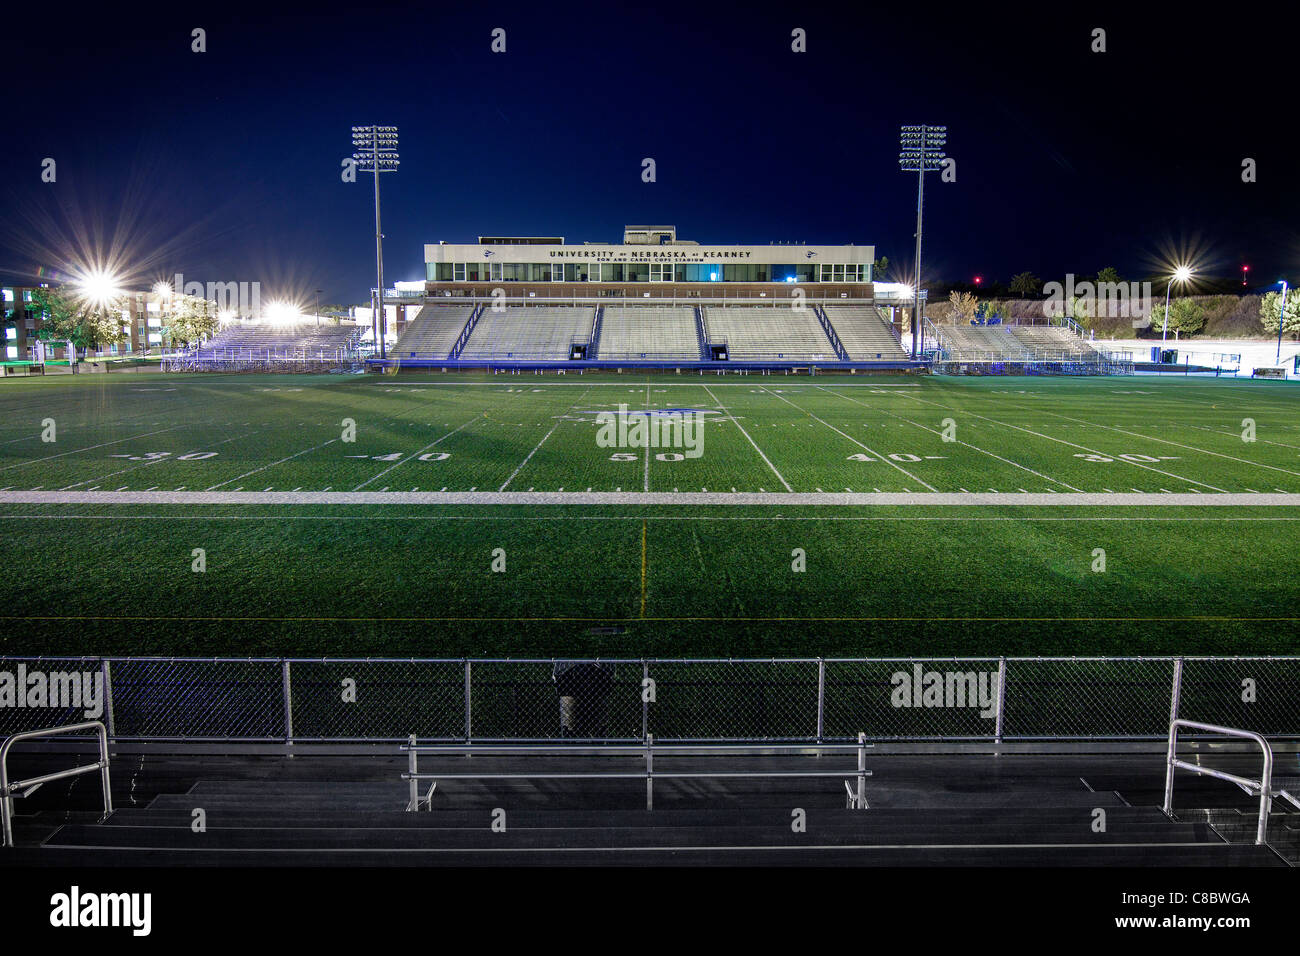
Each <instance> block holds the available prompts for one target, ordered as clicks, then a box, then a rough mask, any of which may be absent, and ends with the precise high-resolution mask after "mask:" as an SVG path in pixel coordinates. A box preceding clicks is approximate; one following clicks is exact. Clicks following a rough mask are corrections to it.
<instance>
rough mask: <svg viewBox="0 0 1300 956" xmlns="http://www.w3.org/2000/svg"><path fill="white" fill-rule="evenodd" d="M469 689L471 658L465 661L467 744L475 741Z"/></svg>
mask: <svg viewBox="0 0 1300 956" xmlns="http://www.w3.org/2000/svg"><path fill="white" fill-rule="evenodd" d="M469 688H470V663H469V658H466V659H465V743H467V744H468V743H470V742H471V741H472V739H473V724H471V723H470V718H471V713H470V709H469Z"/></svg>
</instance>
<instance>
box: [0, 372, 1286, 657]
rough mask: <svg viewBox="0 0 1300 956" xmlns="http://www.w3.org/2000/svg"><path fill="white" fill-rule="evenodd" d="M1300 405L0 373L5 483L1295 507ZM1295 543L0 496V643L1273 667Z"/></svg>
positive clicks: (830, 383) (1229, 517)
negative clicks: (692, 421)
mask: <svg viewBox="0 0 1300 956" xmlns="http://www.w3.org/2000/svg"><path fill="white" fill-rule="evenodd" d="M1297 394H1300V393H1297V392H1295V390H1294V388H1293V387H1292V386H1290V385H1288V384H1285V383H1280V382H1279V383H1273V382H1246V381H1241V382H1237V381H1225V380H1208V379H1207V380H1191V381H1159V380H1153V379H1149V378H1144V377H1124V378H1114V379H1048V378H988V379H966V378H960V379H951V378H947V379H929V378H920V379H917V378H904V377H881V378H875V379H868V378H863V377H857V376H855V377H848V376H835V377H830V376H827V377H822V378H816V379H810V378H807V377H796V376H784V375H774V376H748V377H739V376H734V375H732V376H725V377H718V376H712V375H709V376H703V377H702V376H699V375H663V376H652V377H648V378H647V377H645V376H640V375H638V376H626V375H625V376H613V375H602V376H596V375H584V376H576V375H568V376H564V377H557V376H554V375H546V376H535V375H532V374H524V375H509V376H507V375H502V376H496V377H480V378H473V377H446V376H440V375H433V374H419V373H413V374H407V375H403V376H401V377H398V378H375V377H360V376H339V375H323V376H161V375H149V374H140V375H131V376H129V377H127V376H121V377H117V376H113V375H104V376H89V375H86V376H76V377H73V376H57V377H56V376H49V377H45V378H42V379H23V380H5V381H0V489H4V488H9V489H33V488H41V489H47V490H48V489H65V488H71V489H73V490H86V489H92V488H95V489H98V490H101V491H105V490H107V491H114V490H117V489H128V490H133V491H140V490H146V489H156V490H160V491H171V490H175V489H181V488H183V489H184V490H186V491H201V490H204V489H208V488H214V487H215V488H218V489H219V490H234V489H236V488H240V489H243V490H244V491H258V492H260V491H262V490H263V489H272V490H275V491H290V490H295V489H301V490H303V491H320V490H324V489H326V488H329V489H332V490H334V491H350V490H353V489H357V488H359V489H362V490H367V491H382V490H388V491H410V490H412V489H415V488H418V489H420V490H421V491H439V490H440V489H443V488H446V489H447V490H449V491H469V490H470V489H475V490H477V491H497V490H498V489H499V488H502V487H504V488H506V490H509V491H528V490H530V489H532V490H536V491H551V492H554V491H558V490H560V489H563V490H564V491H566V492H577V491H585V490H586V489H588V488H591V489H593V490H595V491H615V490H616V489H621V490H622V491H624V492H633V491H635V492H640V491H642V490H647V489H648V490H650V491H656V492H673V491H680V492H699V491H701V490H703V489H707V490H708V491H709V492H723V493H730V492H731V491H732V490H733V489H734V490H736V491H739V492H756V491H760V490H763V491H767V492H783V491H785V490H786V489H787V487H788V488H789V489H792V490H794V491H797V492H815V491H819V490H820V491H824V492H839V491H844V490H845V489H851V490H852V491H854V492H872V491H875V490H879V491H882V492H902V491H911V492H923V491H927V490H935V491H942V492H961V491H968V492H988V491H991V490H997V491H998V492H999V493H1014V492H1017V491H1020V490H1024V491H1029V492H1047V491H1053V492H1056V493H1064V492H1069V491H1072V490H1078V491H1085V492H1102V493H1105V492H1129V491H1134V490H1136V491H1142V492H1145V493H1148V494H1151V495H1160V494H1163V493H1165V492H1175V493H1186V492H1193V491H1196V492H1200V493H1202V494H1207V495H1208V494H1213V493H1215V492H1218V491H1231V492H1247V491H1257V492H1274V491H1278V490H1281V491H1285V492H1288V493H1298V494H1300V417H1298V416H1297V414H1296V412H1297V410H1300V402H1298V401H1297V398H1296V395H1297ZM620 402H626V403H628V404H629V406H630V407H632V408H633V409H637V408H647V407H649V408H659V409H664V408H697V409H702V410H706V411H709V412H713V413H715V414H712V415H710V416H709V417H710V422H709V424H708V425H707V426H705V429H704V436H705V438H704V446H703V454H702V455H701V456H700V457H699V458H697V459H693V460H692V459H687V460H683V461H665V460H659V459H658V458H656V457H655V452H654V451H652V453H651V454H650V455H649V456H646V455H645V453H644V452H643V451H642V450H640V449H608V448H600V447H598V446H597V444H596V441H595V435H596V428H597V426H596V423H595V421H594V416H595V413H596V412H598V411H601V410H605V409H609V408H612V407H614V406H616V405H617V404H618V403H620ZM724 412H725V413H724ZM47 419H53V420H54V424H55V428H56V436H55V437H56V439H57V440H56V441H54V442H45V441H42V431H43V430H45V429H46V428H47V426H46V425H45V424H44V423H45V421H46V420H47ZM344 419H351V420H353V421H355V423H356V441H355V442H345V441H343V440H342V438H341V436H342V430H343V424H342V423H343V421H344ZM946 419H950V420H951V425H953V426H955V429H956V436H955V437H956V439H957V441H955V442H945V441H943V439H942V433H943V431H944V430H945V427H948V423H947V422H945V420H946ZM1244 419H1251V420H1252V421H1253V423H1254V429H1255V438H1256V440H1255V441H1253V442H1246V441H1243V440H1242V431H1243V427H1244V426H1243V420H1244ZM618 452H623V453H624V454H627V453H628V452H631V453H633V454H632V459H633V460H631V461H615V460H611V455H612V454H615V453H618ZM421 456H423V457H421ZM444 456H445V457H444ZM1124 456H1127V457H1124ZM864 459H865V460H864ZM1298 521H1300V509H1297V508H1290V507H1253V506H1252V507H1241V508H1208V507H1206V508H1175V507H1144V508H1123V507H1113V506H1086V507H1059V508H1034V509H1026V508H1013V507H970V506H963V507H938V506H928V505H927V506H907V507H889V508H881V507H842V506H840V507H826V506H819V507H804V506H786V505H776V506H761V507H760V506H743V507H742V506H734V505H724V504H717V505H659V504H655V505H646V504H622V505H601V506H578V505H569V504H566V505H545V506H528V507H523V506H516V505H452V504H447V505H419V506H397V505H389V504H385V505H358V506H338V505H295V506H285V505H274V506H272V505H245V506H232V505H182V504H159V505H121V504H107V505H88V504H76V505H69V504H60V505H28V504H12V503H0V564H2V565H3V567H4V568H5V569H6V570H5V583H4V584H3V585H0V618H2V619H3V620H2V621H0V634H3V635H4V639H3V643H0V652H2V653H29V652H36V651H43V652H62V653H110V652H111V653H117V654H142V653H158V654H205V655H207V654H238V655H243V654H262V653H269V654H280V653H285V654H312V655H317V654H320V655H325V654H367V655H400V656H408V655H432V656H443V655H450V656H459V655H487V656H496V655H501V656H507V655H511V656H527V655H543V656H545V655H552V654H554V655H571V654H582V655H586V654H605V655H610V654H617V655H627V656H641V655H657V656H676V655H724V656H725V655H735V656H742V655H759V656H786V655H800V656H803V655H812V656H816V655H826V656H831V655H857V654H862V655H879V654H892V655H932V654H975V655H998V654H1016V655H1023V654H1099V653H1111V654H1118V653H1123V654H1168V653H1186V654H1192V653H1243V654H1244V653H1294V652H1295V651H1296V650H1297V646H1296V641H1295V638H1294V637H1293V635H1294V633H1295V630H1296V624H1297V622H1298V621H1300V611H1298V610H1297V597H1298V596H1300V594H1298V592H1300V585H1298V584H1297V581H1300V573H1298V572H1300V557H1297V548H1296V544H1297V543H1298V540H1297V539H1298V536H1300V526H1298V525H1297V522H1298ZM195 548H202V549H204V550H205V552H206V555H207V570H206V572H204V573H202V574H197V573H194V572H192V571H191V570H190V565H191V560H192V558H191V554H192V551H193V549H195ZM497 548H500V549H503V550H504V551H505V554H506V570H505V572H504V573H494V572H493V571H492V570H491V568H490V564H491V562H492V553H493V551H494V549H497ZM1097 548H1102V549H1105V551H1106V562H1107V568H1106V571H1105V572H1104V573H1095V572H1094V571H1093V570H1092V566H1093V562H1094V550H1095V549H1097ZM794 549H802V550H803V551H804V552H805V553H806V555H807V558H806V560H807V570H806V571H804V572H802V573H795V572H794V571H792V569H791V561H792V556H791V552H792V551H793V550H794ZM611 626H612V627H616V628H619V629H621V632H619V633H612V634H611V633H606V632H604V631H603V630H602V629H607V628H609V627H611ZM593 629H597V630H596V631H595V632H593Z"/></svg>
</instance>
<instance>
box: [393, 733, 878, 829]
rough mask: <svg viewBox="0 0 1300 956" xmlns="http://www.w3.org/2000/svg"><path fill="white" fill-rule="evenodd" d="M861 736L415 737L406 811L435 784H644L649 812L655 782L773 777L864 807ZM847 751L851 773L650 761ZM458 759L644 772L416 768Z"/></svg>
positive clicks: (409, 749)
mask: <svg viewBox="0 0 1300 956" xmlns="http://www.w3.org/2000/svg"><path fill="white" fill-rule="evenodd" d="M870 746H872V745H871V744H869V743H867V738H866V734H858V740H857V743H854V744H821V745H816V746H814V747H812V748H810V747H809V746H808V745H807V744H787V745H780V744H761V745H757V746H754V745H750V746H746V745H742V744H676V745H673V744H669V745H667V746H665V745H663V744H659V743H656V742H655V738H654V734H647V735H646V737H645V739H644V740H643V741H642V742H641V743H640V744H638V745H635V746H630V745H626V744H624V745H618V744H614V745H610V744H605V745H600V746H590V745H589V746H583V745H582V744H559V745H545V744H542V745H539V744H529V745H527V746H513V747H511V746H501V745H493V744H486V745H484V744H480V745H477V746H476V745H446V744H441V745H440V744H421V743H419V741H418V739H417V737H416V735H415V734H411V736H410V737H409V738H407V742H406V744H405V745H404V746H403V747H402V750H404V751H405V752H406V754H407V769H406V772H405V773H403V774H402V779H403V780H405V781H407V783H408V785H409V787H410V796H409V799H408V800H407V804H406V809H407V810H409V811H416V810H419V809H420V806H421V805H424V806H427V807H428V808H429V809H430V810H432V809H433V802H432V797H433V792H434V790H435V789H437V786H438V781H440V780H642V779H643V780H645V808H646V809H647V810H653V809H654V782H655V778H656V777H658V778H660V779H662V780H701V779H705V780H707V779H722V778H728V779H746V780H758V779H778V778H803V779H812V778H822V777H839V778H845V777H848V779H845V780H844V787H845V789H846V790H847V791H848V801H847V805H848V809H852V810H865V809H867V795H866V778H867V777H870V776H871V771H870V770H868V769H867V748H869V747H870ZM824 752H829V753H843V752H851V753H855V754H857V768H856V769H854V770H736V769H733V768H731V767H730V766H729V767H728V769H726V770H662V769H660V770H656V769H655V757H660V758H665V757H709V756H719V755H721V756H734V755H744V754H753V755H763V756H766V755H771V754H790V753H793V754H815V755H816V756H821V754H822V753H824ZM421 754H424V755H426V756H444V757H445V756H462V757H503V756H510V757H525V756H527V757H538V756H549V757H554V756H564V757H606V758H608V757H640V758H641V759H642V760H643V761H644V766H645V769H644V770H636V771H632V770H606V771H603V772H599V771H592V772H573V771H553V770H548V771H540V772H534V771H527V772H520V771H512V772H509V773H493V772H467V771H445V772H444V771H428V770H426V771H424V772H421V771H420V768H419V756H420V755H421ZM421 781H428V782H429V789H428V790H427V791H426V792H425V794H424V796H421V795H420V783H421Z"/></svg>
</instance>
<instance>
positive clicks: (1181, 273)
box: [1174, 266, 1192, 282]
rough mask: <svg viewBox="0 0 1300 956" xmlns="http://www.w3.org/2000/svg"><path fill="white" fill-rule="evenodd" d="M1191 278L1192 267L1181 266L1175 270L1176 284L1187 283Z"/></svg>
mask: <svg viewBox="0 0 1300 956" xmlns="http://www.w3.org/2000/svg"><path fill="white" fill-rule="evenodd" d="M1191 277H1192V270H1191V267H1190V266H1179V267H1178V268H1176V269H1174V281H1175V282H1186V281H1187V280H1188V279H1190V278H1191Z"/></svg>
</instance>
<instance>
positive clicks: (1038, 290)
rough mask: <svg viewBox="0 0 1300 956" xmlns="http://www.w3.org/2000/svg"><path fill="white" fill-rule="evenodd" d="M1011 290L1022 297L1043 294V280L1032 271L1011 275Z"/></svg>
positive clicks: (1026, 297)
mask: <svg viewBox="0 0 1300 956" xmlns="http://www.w3.org/2000/svg"><path fill="white" fill-rule="evenodd" d="M1009 288H1010V289H1011V291H1012V292H1013V293H1014V294H1016V295H1018V296H1020V298H1022V299H1028V298H1031V297H1033V296H1037V295H1042V294H1043V280H1042V279H1040V278H1038V276H1036V275H1034V274H1033V273H1032V272H1021V273H1019V274H1017V275H1014V276H1012V277H1011V285H1010V286H1009Z"/></svg>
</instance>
